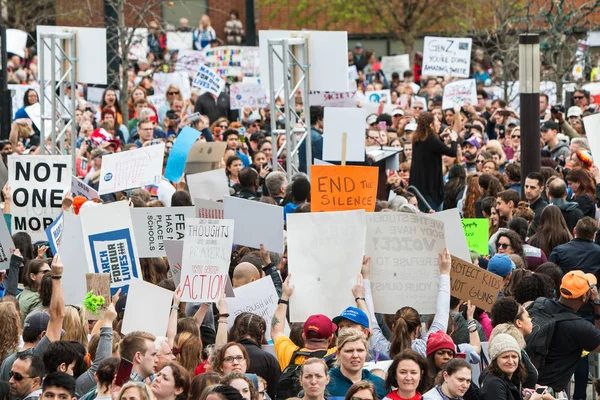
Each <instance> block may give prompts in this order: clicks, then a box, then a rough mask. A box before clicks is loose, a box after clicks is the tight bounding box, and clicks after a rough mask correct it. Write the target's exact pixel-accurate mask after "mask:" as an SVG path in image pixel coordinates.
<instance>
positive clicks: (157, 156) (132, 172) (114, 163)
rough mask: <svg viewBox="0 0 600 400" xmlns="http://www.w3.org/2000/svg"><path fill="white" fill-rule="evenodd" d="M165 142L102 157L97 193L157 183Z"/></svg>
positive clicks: (160, 172) (159, 178)
mask: <svg viewBox="0 0 600 400" xmlns="http://www.w3.org/2000/svg"><path fill="white" fill-rule="evenodd" d="M164 156H165V144H164V143H160V144H155V145H152V146H146V147H141V148H139V149H135V150H129V151H124V152H121V153H114V154H109V155H106V156H104V157H102V169H101V170H100V184H99V185H98V193H99V194H107V193H114V192H118V191H121V190H126V189H133V188H139V187H141V186H146V185H158V184H159V183H160V180H161V178H162V166H163V158H164Z"/></svg>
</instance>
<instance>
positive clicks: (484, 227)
mask: <svg viewBox="0 0 600 400" xmlns="http://www.w3.org/2000/svg"><path fill="white" fill-rule="evenodd" d="M462 226H463V230H464V231H465V238H466V239H467V245H468V246H469V249H470V250H473V251H476V252H477V254H479V255H482V256H483V255H487V254H489V247H488V239H489V237H488V236H489V226H490V222H489V220H488V219H487V218H463V219H462ZM469 260H470V258H469Z"/></svg>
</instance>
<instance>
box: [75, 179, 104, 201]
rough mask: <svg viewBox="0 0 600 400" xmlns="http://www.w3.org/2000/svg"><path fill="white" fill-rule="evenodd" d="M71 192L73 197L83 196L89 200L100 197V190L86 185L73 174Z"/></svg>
mask: <svg viewBox="0 0 600 400" xmlns="http://www.w3.org/2000/svg"><path fill="white" fill-rule="evenodd" d="M71 193H72V194H73V197H75V196H83V197H85V198H86V199H88V200H95V199H98V198H100V196H99V195H98V192H97V191H96V190H94V189H92V188H91V187H90V186H88V185H86V184H85V183H84V182H83V181H82V180H81V179H79V178H77V177H76V176H73V177H72V179H71Z"/></svg>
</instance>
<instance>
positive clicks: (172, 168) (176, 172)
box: [165, 126, 201, 182]
mask: <svg viewBox="0 0 600 400" xmlns="http://www.w3.org/2000/svg"><path fill="white" fill-rule="evenodd" d="M200 134H201V133H200V131H197V130H196V129H194V128H191V127H189V126H186V127H184V128H183V129H182V130H181V131H180V132H179V134H178V135H177V139H175V142H174V143H173V148H172V149H171V152H170V153H169V159H168V160H167V168H166V169H165V178H167V179H168V180H170V181H171V182H179V179H181V177H182V176H183V171H184V170H185V162H186V160H187V157H188V154H189V152H190V149H191V148H192V146H193V145H194V143H196V141H197V140H198V138H199V137H200Z"/></svg>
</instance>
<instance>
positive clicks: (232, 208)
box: [223, 196, 283, 253]
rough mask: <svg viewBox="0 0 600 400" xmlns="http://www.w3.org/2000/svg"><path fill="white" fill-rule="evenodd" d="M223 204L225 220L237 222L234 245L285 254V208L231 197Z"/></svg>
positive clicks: (226, 198) (226, 197) (227, 197)
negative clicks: (261, 248) (263, 248)
mask: <svg viewBox="0 0 600 400" xmlns="http://www.w3.org/2000/svg"><path fill="white" fill-rule="evenodd" d="M223 204H224V211H225V219H232V220H234V221H235V231H234V232H233V243H235V244H239V245H243V246H248V247H252V248H255V249H259V248H260V245H261V244H263V245H264V246H265V249H266V250H267V251H273V252H275V253H283V207H279V206H274V205H272V204H265V203H260V202H258V201H252V200H246V199H241V198H239V197H231V196H225V199H224V200H223ZM257 226H260V227H261V228H260V229H259V230H258V231H257V230H256V227H257Z"/></svg>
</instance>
